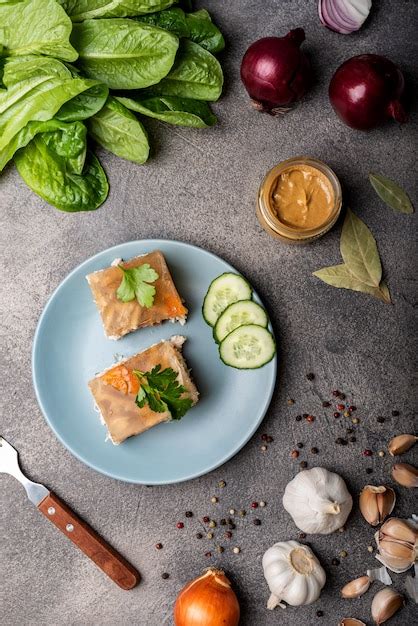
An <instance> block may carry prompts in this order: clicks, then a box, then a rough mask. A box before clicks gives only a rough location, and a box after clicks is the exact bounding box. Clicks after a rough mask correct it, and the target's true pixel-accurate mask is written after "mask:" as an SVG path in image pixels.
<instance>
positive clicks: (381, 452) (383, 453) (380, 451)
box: [377, 450, 385, 458]
mask: <svg viewBox="0 0 418 626" xmlns="http://www.w3.org/2000/svg"><path fill="white" fill-rule="evenodd" d="M377 454H378V456H380V457H381V458H382V457H383V456H385V451H384V450H379V452H378V453H377Z"/></svg>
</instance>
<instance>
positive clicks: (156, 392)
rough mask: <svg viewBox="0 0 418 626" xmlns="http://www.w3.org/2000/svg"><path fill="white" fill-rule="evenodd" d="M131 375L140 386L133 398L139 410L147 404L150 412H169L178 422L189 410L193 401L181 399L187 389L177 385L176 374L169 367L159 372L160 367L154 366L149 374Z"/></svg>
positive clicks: (136, 371) (136, 372)
mask: <svg viewBox="0 0 418 626" xmlns="http://www.w3.org/2000/svg"><path fill="white" fill-rule="evenodd" d="M133 373H134V374H135V376H137V377H138V380H139V383H140V385H141V386H140V388H139V391H138V395H137V396H136V398H135V402H136V404H137V406H139V408H140V409H141V408H142V407H143V406H145V405H146V404H148V405H149V408H150V409H151V410H152V411H156V412H157V413H165V411H169V412H170V413H171V416H172V418H173V419H175V420H179V419H180V418H181V417H183V415H185V413H187V411H188V410H189V409H190V408H191V406H192V404H193V401H192V399H191V398H182V397H181V396H182V394H183V393H185V392H186V391H187V389H186V388H185V387H183V385H180V384H179V383H178V381H177V372H175V371H174V370H173V369H171V367H167V368H166V369H164V370H161V365H156V366H155V367H154V368H153V369H152V370H151V371H150V372H141V371H139V370H134V371H133Z"/></svg>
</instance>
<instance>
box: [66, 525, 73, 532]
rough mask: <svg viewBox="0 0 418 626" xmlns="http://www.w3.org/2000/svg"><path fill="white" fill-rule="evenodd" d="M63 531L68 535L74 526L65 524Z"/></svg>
mask: <svg viewBox="0 0 418 626" xmlns="http://www.w3.org/2000/svg"><path fill="white" fill-rule="evenodd" d="M65 530H66V531H67V532H69V533H72V532H73V530H74V526H73V525H72V524H67V526H66V527H65Z"/></svg>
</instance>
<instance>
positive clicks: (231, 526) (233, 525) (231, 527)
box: [228, 522, 236, 530]
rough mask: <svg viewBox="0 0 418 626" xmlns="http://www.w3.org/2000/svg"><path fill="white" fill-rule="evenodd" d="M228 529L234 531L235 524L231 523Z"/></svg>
mask: <svg viewBox="0 0 418 626" xmlns="http://www.w3.org/2000/svg"><path fill="white" fill-rule="evenodd" d="M228 528H230V529H231V530H235V529H236V526H235V524H233V523H232V522H230V523H229V525H228Z"/></svg>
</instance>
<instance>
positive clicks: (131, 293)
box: [116, 263, 159, 309]
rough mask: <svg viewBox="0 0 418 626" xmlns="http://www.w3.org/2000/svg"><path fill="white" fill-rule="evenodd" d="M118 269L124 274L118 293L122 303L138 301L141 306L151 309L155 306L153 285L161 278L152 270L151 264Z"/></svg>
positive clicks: (117, 295) (120, 266)
mask: <svg viewBox="0 0 418 626" xmlns="http://www.w3.org/2000/svg"><path fill="white" fill-rule="evenodd" d="M118 267H119V268H120V269H121V270H122V272H123V278H122V282H121V284H120V285H119V287H118V289H117V291H116V297H117V298H118V300H122V302H131V300H135V298H136V299H137V300H138V302H139V304H140V305H141V306H144V307H146V308H147V309H149V308H150V307H151V306H152V305H153V304H154V296H155V287H154V286H153V285H150V284H149V283H153V282H155V281H156V280H157V278H159V276H158V274H157V272H156V271H155V270H154V269H152V267H151V266H150V265H149V263H144V265H140V266H139V267H131V268H129V269H126V268H124V267H122V265H118Z"/></svg>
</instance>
